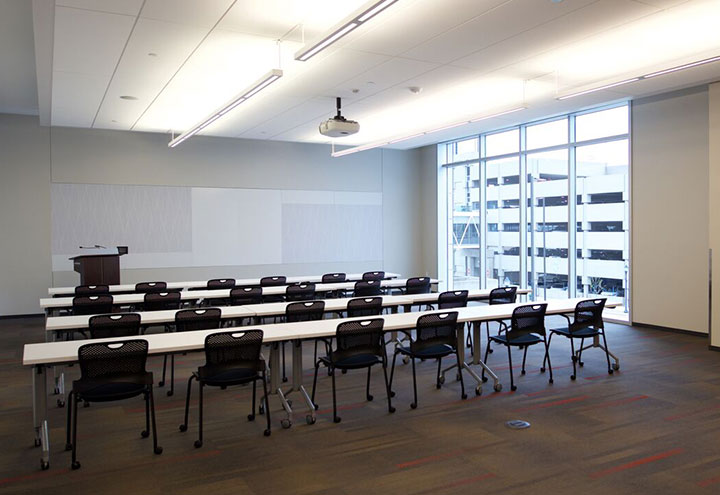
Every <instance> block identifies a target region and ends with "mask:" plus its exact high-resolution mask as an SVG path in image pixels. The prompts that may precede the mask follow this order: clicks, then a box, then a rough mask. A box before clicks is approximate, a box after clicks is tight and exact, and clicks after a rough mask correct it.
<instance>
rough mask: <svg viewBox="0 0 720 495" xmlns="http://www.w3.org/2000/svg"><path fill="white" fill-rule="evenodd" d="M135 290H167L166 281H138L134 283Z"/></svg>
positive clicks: (146, 292)
mask: <svg viewBox="0 0 720 495" xmlns="http://www.w3.org/2000/svg"><path fill="white" fill-rule="evenodd" d="M135 292H138V293H140V294H148V293H151V292H167V282H140V283H138V284H135Z"/></svg>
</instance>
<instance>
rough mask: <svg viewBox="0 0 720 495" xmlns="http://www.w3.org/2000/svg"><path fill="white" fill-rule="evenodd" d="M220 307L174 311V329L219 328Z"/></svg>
mask: <svg viewBox="0 0 720 495" xmlns="http://www.w3.org/2000/svg"><path fill="white" fill-rule="evenodd" d="M221 315H222V311H221V310H220V308H203V309H200V308H195V309H183V310H182V311H178V312H177V313H175V329H176V330H177V331H178V332H191V331H193V330H211V329H213V328H220V317H221Z"/></svg>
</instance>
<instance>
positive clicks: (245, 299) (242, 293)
mask: <svg viewBox="0 0 720 495" xmlns="http://www.w3.org/2000/svg"><path fill="white" fill-rule="evenodd" d="M261 303H262V289H261V288H260V287H235V288H234V289H230V304H231V305H232V306H242V305H243V304H261Z"/></svg>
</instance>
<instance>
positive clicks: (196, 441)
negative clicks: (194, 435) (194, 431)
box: [193, 440, 202, 449]
mask: <svg viewBox="0 0 720 495" xmlns="http://www.w3.org/2000/svg"><path fill="white" fill-rule="evenodd" d="M193 445H194V446H195V448H196V449H199V448H200V447H202V442H201V441H200V440H195V443H194V444H193Z"/></svg>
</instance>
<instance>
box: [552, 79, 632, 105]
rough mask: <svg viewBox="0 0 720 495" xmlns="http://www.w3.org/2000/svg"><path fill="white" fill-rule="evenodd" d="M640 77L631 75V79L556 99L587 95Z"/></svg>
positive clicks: (628, 82)
mask: <svg viewBox="0 0 720 495" xmlns="http://www.w3.org/2000/svg"><path fill="white" fill-rule="evenodd" d="M640 79H641V78H640V77H633V78H632V79H625V80H624V81H619V82H615V83H612V84H606V85H604V86H599V87H597V88H592V89H586V90H585V91H578V92H577V93H572V94H569V95H565V96H560V97H558V98H557V99H558V100H567V99H568V98H575V97H576V96H582V95H587V94H590V93H595V92H596V91H602V90H603V89H610V88H614V87H616V86H622V85H623V84H630V83H632V82H635V81H639V80H640Z"/></svg>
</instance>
